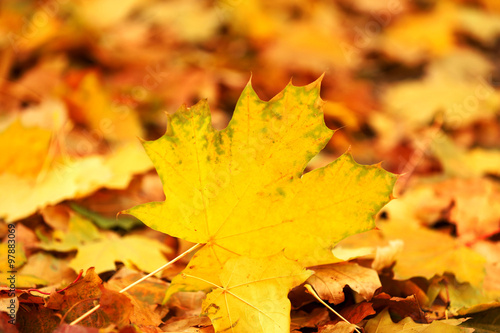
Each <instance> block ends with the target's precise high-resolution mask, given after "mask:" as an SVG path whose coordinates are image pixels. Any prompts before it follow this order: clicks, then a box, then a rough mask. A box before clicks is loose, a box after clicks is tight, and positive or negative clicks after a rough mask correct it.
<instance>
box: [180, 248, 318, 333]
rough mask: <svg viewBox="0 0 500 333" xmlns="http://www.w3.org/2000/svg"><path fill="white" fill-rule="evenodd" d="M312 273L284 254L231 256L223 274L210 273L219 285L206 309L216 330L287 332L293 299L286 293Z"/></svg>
mask: <svg viewBox="0 0 500 333" xmlns="http://www.w3.org/2000/svg"><path fill="white" fill-rule="evenodd" d="M181 274H183V273H181ZM311 274H312V272H311V271H306V270H304V269H303V268H302V267H301V266H300V265H299V264H297V263H295V262H293V261H291V260H289V259H286V258H285V257H284V256H283V254H278V255H275V256H272V257H266V258H264V259H251V258H247V257H237V258H233V259H230V260H229V261H227V262H226V264H225V265H224V268H223V270H222V272H220V275H219V276H215V277H207V279H208V278H210V280H212V281H210V280H207V281H209V282H210V283H213V286H214V287H215V288H214V289H213V290H212V291H211V292H210V293H209V294H208V295H207V298H206V299H205V300H204V301H203V312H204V313H205V314H207V315H208V316H209V317H210V319H211V321H212V324H213V325H214V327H215V330H216V332H224V331H227V330H231V332H248V329H249V328H252V332H262V333H264V332H266V333H267V332H287V331H289V330H290V301H289V300H288V299H287V297H286V295H287V294H288V292H289V291H290V289H291V288H292V287H294V286H296V285H298V284H300V283H302V282H304V281H305V280H306V279H307V278H308V277H309V276H310V275H311ZM183 276H185V277H190V276H188V275H184V274H183Z"/></svg>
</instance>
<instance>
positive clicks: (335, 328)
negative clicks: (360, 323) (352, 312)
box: [318, 321, 357, 333]
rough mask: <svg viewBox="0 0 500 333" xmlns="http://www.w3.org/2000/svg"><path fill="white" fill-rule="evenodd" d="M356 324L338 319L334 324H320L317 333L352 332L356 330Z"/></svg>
mask: <svg viewBox="0 0 500 333" xmlns="http://www.w3.org/2000/svg"><path fill="white" fill-rule="evenodd" d="M356 328H357V326H356V325H354V324H349V323H346V322H345V321H339V322H338V323H335V324H328V325H325V326H322V327H321V329H320V330H319V331H318V333H353V332H355V331H356Z"/></svg>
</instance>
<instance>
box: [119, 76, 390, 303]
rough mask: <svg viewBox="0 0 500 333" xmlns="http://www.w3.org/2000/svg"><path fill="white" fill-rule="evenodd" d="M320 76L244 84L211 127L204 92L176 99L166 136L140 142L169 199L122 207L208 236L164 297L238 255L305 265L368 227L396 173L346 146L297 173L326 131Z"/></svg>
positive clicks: (154, 224)
mask: <svg viewBox="0 0 500 333" xmlns="http://www.w3.org/2000/svg"><path fill="white" fill-rule="evenodd" d="M320 82H321V79H319V80H317V81H316V82H313V83H311V84H309V85H307V86H304V87H295V86H293V85H291V84H289V85H288V86H287V87H286V88H285V89H284V90H283V91H282V92H281V93H279V94H278V95H277V96H275V97H274V98H273V99H271V100H270V101H269V102H264V101H262V100H260V99H259V98H258V96H257V94H256V93H255V91H254V90H253V88H252V86H251V84H250V83H249V84H248V85H247V86H246V87H245V89H244V90H243V93H242V95H241V97H240V99H239V101H238V103H237V105H236V110H235V112H234V115H233V118H232V120H231V121H230V123H229V125H228V126H227V127H226V128H225V129H223V130H221V131H216V130H214V129H213V127H212V125H211V119H210V110H209V108H208V104H207V102H206V101H202V102H200V103H198V104H196V105H195V106H193V107H191V108H186V107H182V108H181V109H180V110H179V111H178V112H177V113H175V114H173V115H171V116H170V119H169V120H170V126H169V128H168V130H167V133H166V134H165V135H164V136H162V137H161V138H159V139H158V140H156V141H148V142H145V143H144V147H145V149H146V152H147V153H148V155H149V156H150V158H151V160H152V161H153V164H154V165H155V167H156V169H157V171H158V174H159V176H160V178H161V180H162V182H163V189H164V192H165V196H166V200H165V201H164V202H152V203H147V204H142V205H139V206H136V207H133V208H131V209H129V210H126V211H124V213H127V214H132V215H134V216H136V217H137V218H139V219H140V220H142V221H143V222H144V223H145V224H147V225H148V226H150V227H151V228H153V229H156V230H158V231H161V232H164V233H167V234H170V235H172V236H175V237H179V238H183V239H185V240H188V241H191V242H195V243H203V244H205V245H204V246H203V248H201V249H200V250H199V251H198V252H197V253H196V254H195V256H194V257H193V258H192V260H191V261H190V263H189V265H188V267H187V268H186V269H185V271H184V274H185V275H189V276H195V277H198V279H185V278H183V277H182V276H178V277H176V278H175V279H174V281H173V284H172V287H171V288H170V289H169V293H168V295H167V297H168V296H169V295H171V294H173V293H174V292H176V291H179V290H206V289H210V288H212V287H213V285H211V284H210V283H207V282H206V281H203V280H207V279H211V278H212V279H213V278H214V277H217V276H218V275H219V272H220V271H221V270H222V269H223V268H224V264H225V263H226V262H228V260H230V259H231V258H236V257H238V256H249V257H254V258H257V257H261V258H262V257H266V256H270V255H275V254H277V253H279V252H281V251H283V253H284V255H285V256H286V257H287V258H289V259H291V260H294V261H296V262H298V263H299V264H300V265H302V266H303V267H307V266H312V265H319V264H326V263H331V262H335V261H337V259H336V258H335V257H334V256H333V254H332V252H331V249H332V247H333V245H334V244H335V243H336V242H338V241H340V240H341V239H343V238H345V237H347V236H348V235H351V234H354V233H358V232H362V231H366V230H369V229H372V228H373V227H374V220H373V216H374V215H375V214H376V213H377V212H378V211H379V209H380V208H381V207H382V206H383V205H384V204H385V203H387V202H388V201H389V200H390V198H391V192H392V187H393V185H394V182H395V181H396V176H395V175H393V174H391V173H389V172H387V171H385V170H383V169H382V168H381V167H380V165H371V166H361V165H358V164H357V163H355V162H354V160H353V158H352V156H351V155H350V154H349V153H346V154H344V155H342V156H341V157H339V158H338V159H337V160H336V161H334V162H332V163H331V164H329V165H327V166H325V167H323V168H320V169H316V170H313V171H311V172H309V173H306V174H304V169H305V167H306V165H307V163H308V161H309V160H310V159H311V158H312V157H313V156H315V155H316V154H317V153H319V151H320V150H321V149H322V148H323V147H324V146H325V145H326V143H327V142H328V140H329V139H330V137H331V136H332V134H333V131H331V130H329V129H328V128H327V127H326V126H325V123H324V119H323V112H322V109H321V107H322V104H323V102H322V100H321V98H320V96H319V87H320ZM248 269H250V270H251V268H248ZM247 272H248V271H247Z"/></svg>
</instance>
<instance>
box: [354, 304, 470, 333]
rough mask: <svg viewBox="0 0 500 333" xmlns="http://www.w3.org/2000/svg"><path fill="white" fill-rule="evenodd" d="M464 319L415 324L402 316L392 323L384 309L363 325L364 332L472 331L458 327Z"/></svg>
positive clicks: (440, 332)
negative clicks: (399, 319) (398, 320)
mask: <svg viewBox="0 0 500 333" xmlns="http://www.w3.org/2000/svg"><path fill="white" fill-rule="evenodd" d="M465 320H466V319H448V320H439V321H438V320H436V321H433V322H432V323H431V324H417V323H415V322H414V321H413V320H411V318H409V317H408V318H404V319H403V320H401V321H400V322H398V323H394V322H393V321H392V319H391V316H390V315H389V311H388V310H387V309H386V310H384V311H382V312H381V313H380V314H379V315H378V316H377V317H375V318H373V319H370V320H369V321H368V322H367V323H366V325H365V327H364V328H365V332H366V333H376V332H384V333H392V332H394V333H396V332H402V331H403V332H404V331H408V332H425V333H443V332H445V333H447V332H474V330H473V329H470V328H464V327H458V326H457V325H460V324H461V323H462V322H464V321H465Z"/></svg>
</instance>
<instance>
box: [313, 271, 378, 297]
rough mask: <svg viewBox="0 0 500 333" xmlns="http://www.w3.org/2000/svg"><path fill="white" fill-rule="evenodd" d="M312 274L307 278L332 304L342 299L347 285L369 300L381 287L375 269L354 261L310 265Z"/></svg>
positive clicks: (321, 295)
mask: <svg viewBox="0 0 500 333" xmlns="http://www.w3.org/2000/svg"><path fill="white" fill-rule="evenodd" d="M311 269H312V270H313V271H314V274H313V275H312V276H311V277H310V278H309V279H308V280H307V281H308V283H309V284H311V285H312V286H313V287H314V290H316V292H317V293H318V295H319V296H320V297H321V298H322V299H324V300H327V301H328V302H330V303H333V304H340V303H342V302H343V301H344V299H345V295H344V287H345V286H349V287H350V288H351V289H352V290H354V291H355V292H357V293H358V294H359V295H361V296H362V297H363V298H364V299H366V300H370V299H371V298H372V297H373V294H374V293H375V291H376V290H377V289H378V288H380V287H382V284H380V279H379V277H378V274H377V272H376V271H374V270H372V269H369V268H365V267H362V266H359V265H358V264H355V263H348V262H346V263H337V264H331V265H327V266H316V267H311Z"/></svg>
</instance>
